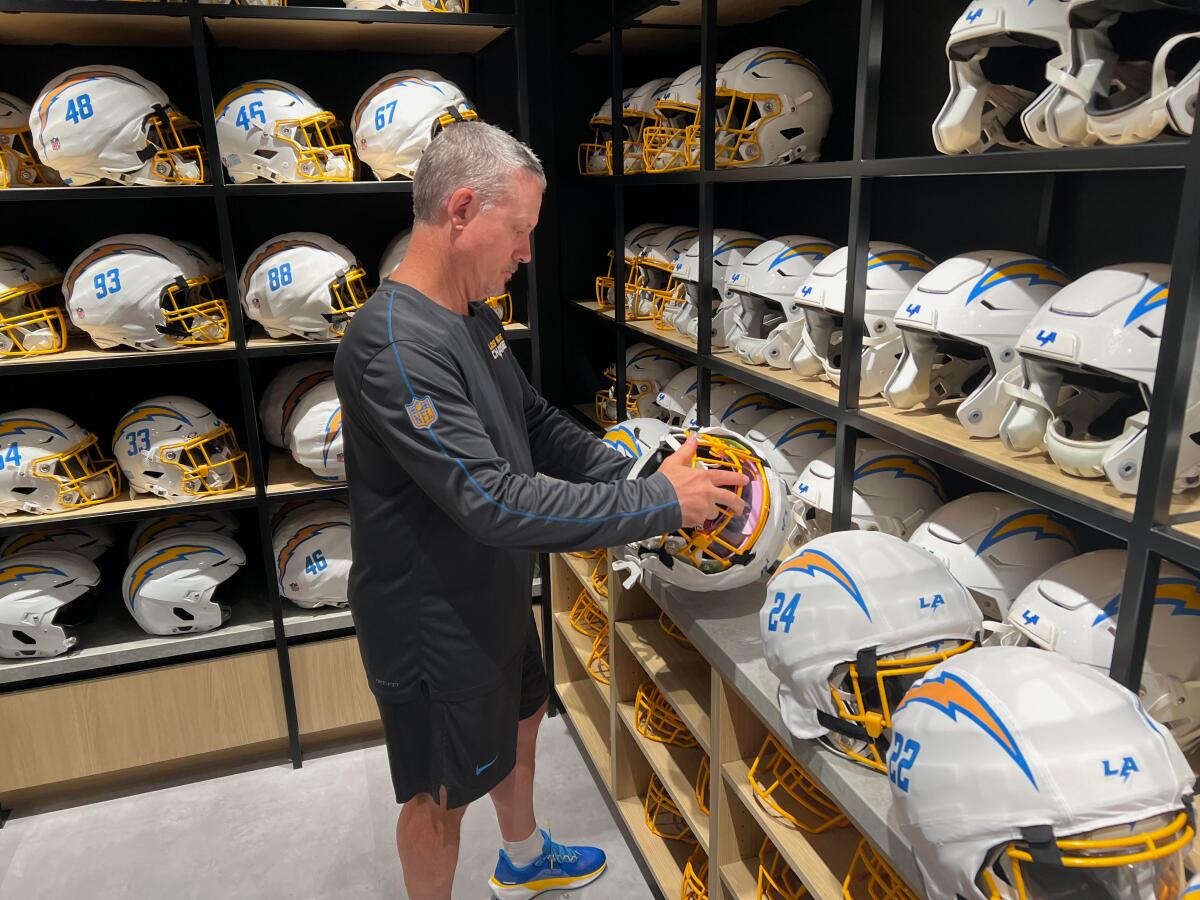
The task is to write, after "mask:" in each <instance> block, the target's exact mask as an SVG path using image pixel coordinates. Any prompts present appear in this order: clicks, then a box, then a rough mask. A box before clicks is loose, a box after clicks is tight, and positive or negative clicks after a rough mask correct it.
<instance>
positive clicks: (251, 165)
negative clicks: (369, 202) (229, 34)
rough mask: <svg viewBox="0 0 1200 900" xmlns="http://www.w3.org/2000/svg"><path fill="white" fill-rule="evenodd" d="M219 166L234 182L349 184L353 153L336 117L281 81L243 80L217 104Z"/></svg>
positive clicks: (351, 178)
mask: <svg viewBox="0 0 1200 900" xmlns="http://www.w3.org/2000/svg"><path fill="white" fill-rule="evenodd" d="M216 114H217V143H218V144H219V145H220V150H221V162H222V163H224V164H225V168H226V170H227V171H228V172H229V177H230V178H231V179H232V180H233V182H234V183H235V184H242V183H243V182H246V181H254V180H255V179H257V178H265V179H267V180H268V181H274V182H276V183H278V184H303V183H306V182H313V181H353V180H354V170H355V161H354V152H353V151H352V150H351V149H350V145H349V144H344V143H342V141H341V138H340V136H339V134H338V129H339V127H340V125H341V123H340V122H338V120H337V116H335V115H334V114H333V113H331V112H330V111H329V110H327V109H323V108H322V107H321V106H320V105H319V104H318V103H317V102H316V101H315V100H313V98H312V97H310V96H309V95H308V94H306V93H305V92H304V91H302V90H300V88H298V87H296V86H295V85H292V84H288V83H287V82H286V81H273V80H270V79H264V80H262V81H248V82H246V83H245V84H243V85H241V86H240V87H236V88H234V89H233V90H232V91H230V92H229V93H228V94H226V95H225V96H224V97H222V98H221V102H220V103H218V104H217V110H216Z"/></svg>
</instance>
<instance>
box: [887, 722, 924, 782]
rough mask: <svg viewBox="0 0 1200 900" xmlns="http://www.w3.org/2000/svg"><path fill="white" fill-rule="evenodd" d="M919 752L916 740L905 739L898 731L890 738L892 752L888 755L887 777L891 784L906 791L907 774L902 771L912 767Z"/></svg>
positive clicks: (919, 746)
mask: <svg viewBox="0 0 1200 900" xmlns="http://www.w3.org/2000/svg"><path fill="white" fill-rule="evenodd" d="M920 752H921V744H920V743H919V742H918V741H914V740H910V739H906V738H905V737H904V735H902V734H901V733H900V732H898V731H897V732H896V733H895V737H893V738H892V752H891V753H890V754H889V755H888V778H890V779H891V781H892V784H894V785H895V786H896V787H898V788H900V790H902V791H904V793H906V794H907V793H908V776H907V775H905V774H904V773H905V772H907V771H908V770H910V769H911V768H912V767H913V763H915V762H916V761H917V755H918V754H919V753H920Z"/></svg>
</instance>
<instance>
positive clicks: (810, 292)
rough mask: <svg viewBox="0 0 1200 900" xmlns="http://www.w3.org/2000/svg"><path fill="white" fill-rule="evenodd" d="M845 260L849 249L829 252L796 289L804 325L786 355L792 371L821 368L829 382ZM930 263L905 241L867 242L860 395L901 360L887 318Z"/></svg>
mask: <svg viewBox="0 0 1200 900" xmlns="http://www.w3.org/2000/svg"><path fill="white" fill-rule="evenodd" d="M849 258H850V248H849V247H842V248H840V249H839V250H836V251H834V252H833V253H831V254H829V255H828V256H826V257H825V258H824V259H823V260H821V261H820V262H819V263H817V265H816V267H815V268H814V269H813V270H812V273H811V274H810V275H809V276H808V278H807V280H805V282H804V285H803V286H802V287H801V288H800V289H799V290H798V291H797V292H796V297H795V299H796V301H797V302H798V303H799V304H800V306H801V307H802V308H803V309H804V323H805V325H804V330H803V331H802V332H801V342H800V344H799V345H798V346H797V347H796V349H795V350H794V351H793V352H792V357H791V364H792V370H793V371H794V372H795V373H796V374H797V375H807V376H813V375H817V374H819V373H821V372H822V371H823V372H824V373H825V375H826V376H828V378H829V380H830V381H832V382H833V383H834V384H839V383H840V381H841V375H842V321H843V319H844V318H845V315H846V271H847V268H848V262H849ZM933 265H934V263H933V260H931V259H930V258H929V257H928V256H926V255H925V254H924V253H922V252H921V251H919V250H914V249H913V248H912V247H909V246H906V245H905V244H891V243H888V242H887V241H871V242H870V243H869V245H868V249H867V284H866V291H865V294H864V297H863V315H864V317H865V319H864V322H863V338H862V363H861V367H860V371H861V375H860V376H859V377H860V381H859V388H858V390H859V396H861V397H874V396H875V395H876V394H878V393H879V392H880V391H882V390H883V385H884V382H886V381H887V380H888V376H889V375H891V374H892V372H893V371H894V370H895V368H896V362H897V360H899V358H900V334H899V332H897V331H896V326H895V325H894V324H892V317H893V316H894V315H895V313H896V309H897V308H898V307H899V306H900V305H901V304H902V303H903V302H904V297H905V295H906V294H907V293H908V292H909V290H911V289H912V287H913V285H915V284H916V283H917V282H918V281H920V280H921V277H922V276H923V275H924V274H925V273H926V272H928V271H929V270H930V269H932V268H933Z"/></svg>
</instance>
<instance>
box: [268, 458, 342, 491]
mask: <svg viewBox="0 0 1200 900" xmlns="http://www.w3.org/2000/svg"><path fill="white" fill-rule="evenodd" d="M345 490H346V482H344V481H319V480H318V479H317V477H316V476H315V475H313V473H312V472H311V471H310V470H308V469H306V468H305V467H304V466H302V465H300V463H298V462H296V460H295V459H293V458H292V454H290V453H288V452H287V451H286V450H280V449H279V448H278V447H272V448H271V453H270V456H269V457H268V458H267V495H268V496H270V497H286V496H288V495H290V494H313V493H324V494H336V493H341V492H343V491H345Z"/></svg>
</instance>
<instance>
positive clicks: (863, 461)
mask: <svg viewBox="0 0 1200 900" xmlns="http://www.w3.org/2000/svg"><path fill="white" fill-rule="evenodd" d="M835 453H836V450H835V449H834V448H830V449H829V450H826V451H825V452H824V453H822V454H821V455H820V456H818V457H817V458H816V459H814V460H813V461H812V462H810V463H809V464H808V465H807V466H805V467H804V471H803V472H801V473H800V477H799V478H797V479H796V482H795V483H794V484H793V485H792V490H791V500H792V523H791V528H790V530H789V532H788V542H789V543H790V544H791V545H792V546H793V547H799V546H801V545H803V544H806V543H807V542H808V541H811V540H812V539H813V538H817V537H820V536H821V535H823V534H829V532H830V531H831V530H832V529H833V492H834V491H833V479H834V455H835ZM853 492H854V493H853V501H852V505H851V507H850V527H851V528H852V529H861V530H863V531H882V532H883V533H884V534H891V535H895V536H896V537H899V538H904V539H906V540H907V538H908V537H909V535H911V534H912V533H913V530H914V529H915V528H916V527H917V526H918V525H920V524H921V523H922V522H923V521H925V519H926V517H927V516H928V515H929V514H930V513H932V512H933V511H934V510H935V509H937V508H938V507H939V506H941V505H942V504H943V503H945V502H946V492H945V489H944V488H943V487H942V479H941V477H940V476H939V475H938V473H937V472H936V471H935V470H934V468H933V466H931V465H930V464H929V463H928V462H927V461H926V460H924V459H922V458H921V457H919V456H916V455H914V454H912V453H907V452H905V451H903V450H901V449H900V448H899V447H893V446H892V445H891V444H889V443H886V442H885V441H880V440H876V439H875V438H868V437H860V438H859V439H858V440H857V441H856V442H855V444H854V487H853Z"/></svg>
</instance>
